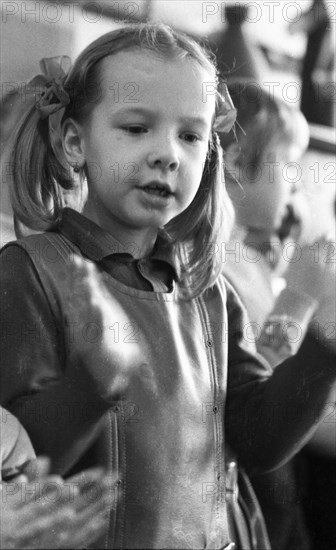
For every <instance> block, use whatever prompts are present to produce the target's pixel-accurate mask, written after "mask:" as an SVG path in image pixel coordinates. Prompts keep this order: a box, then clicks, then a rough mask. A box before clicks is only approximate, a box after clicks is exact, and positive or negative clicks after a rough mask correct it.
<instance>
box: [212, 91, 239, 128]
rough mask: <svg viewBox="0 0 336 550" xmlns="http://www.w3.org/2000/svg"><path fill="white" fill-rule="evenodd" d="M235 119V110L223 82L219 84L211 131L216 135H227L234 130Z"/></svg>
mask: <svg viewBox="0 0 336 550" xmlns="http://www.w3.org/2000/svg"><path fill="white" fill-rule="evenodd" d="M236 118H237V109H236V108H235V106H234V104H233V101H232V99H231V96H230V94H229V90H228V88H227V85H226V84H225V83H224V82H220V91H218V102H217V107H216V114H215V120H214V124H213V130H214V131H215V132H218V133H225V134H228V133H229V132H230V130H232V129H234V125H235V122H236Z"/></svg>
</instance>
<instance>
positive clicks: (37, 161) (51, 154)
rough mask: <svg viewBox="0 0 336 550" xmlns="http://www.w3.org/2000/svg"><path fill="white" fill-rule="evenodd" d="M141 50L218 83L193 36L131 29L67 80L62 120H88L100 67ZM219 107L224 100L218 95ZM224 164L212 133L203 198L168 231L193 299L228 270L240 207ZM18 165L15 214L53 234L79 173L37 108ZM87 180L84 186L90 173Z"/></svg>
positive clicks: (97, 47)
mask: <svg viewBox="0 0 336 550" xmlns="http://www.w3.org/2000/svg"><path fill="white" fill-rule="evenodd" d="M135 48H140V49H142V50H144V51H150V52H153V53H154V54H155V55H159V56H162V57H165V58H167V57H168V58H170V59H176V58H178V59H189V60H193V61H196V62H197V63H198V64H200V65H201V66H202V67H203V68H205V69H206V70H207V71H208V72H209V76H210V77H211V78H213V79H217V74H216V66H215V63H214V61H213V58H212V55H211V54H210V53H208V52H207V51H206V50H205V48H203V47H202V46H201V45H200V44H198V43H197V42H195V41H194V40H193V39H191V38H190V37H188V36H187V35H184V34H182V33H179V32H176V31H174V30H172V29H171V28H170V27H168V26H166V25H164V24H151V23H145V24H137V25H128V26H126V27H124V28H122V29H118V30H116V31H112V32H110V33H107V34H105V35H103V36H101V37H100V38H98V39H97V40H96V41H94V42H93V43H92V44H90V45H89V46H88V47H87V48H86V49H85V50H84V51H83V52H82V53H81V54H80V55H79V57H78V59H77V60H76V62H75V64H74V66H73V67H72V69H71V70H70V72H69V74H68V75H67V77H66V78H65V80H64V84H63V86H64V90H65V91H66V92H67V93H68V94H69V97H70V103H69V104H68V105H67V107H66V108H65V112H64V115H63V119H62V120H65V119H66V118H68V117H72V118H74V119H75V120H76V121H78V122H83V121H84V120H86V119H87V117H88V116H89V115H90V113H91V111H92V110H93V108H94V107H95V106H96V105H97V104H98V103H99V102H100V100H101V98H102V92H103V72H102V66H101V63H100V62H101V61H102V60H103V59H104V58H105V57H107V56H110V55H113V54H115V53H117V52H119V51H122V50H123V51H124V50H133V49H135ZM219 101H220V94H218V96H217V102H219ZM56 141H57V140H56ZM221 159H222V151H221V147H220V143H219V140H218V138H217V135H216V134H215V132H212V136H211V139H210V142H209V152H208V156H207V159H206V163H205V167H204V173H203V177H202V181H201V184H200V187H199V190H198V192H197V195H196V197H195V199H194V201H193V202H192V204H191V205H190V206H189V207H188V208H187V210H186V211H185V212H183V213H182V214H180V215H179V216H178V217H177V218H176V219H174V220H172V222H171V223H169V224H168V226H167V227H166V229H167V230H168V232H169V234H170V236H171V239H172V245H173V246H174V247H175V250H176V253H177V255H178V256H180V257H181V258H182V257H183V258H184V259H185V260H186V261H185V262H184V268H183V269H184V281H185V283H186V284H185V290H186V288H187V286H189V291H190V287H192V291H191V294H198V293H199V292H201V290H203V289H204V288H205V287H207V286H209V284H210V283H211V282H212V281H214V280H215V277H216V276H217V275H218V273H219V272H220V265H219V254H218V253H216V254H215V253H214V251H216V250H218V246H217V243H218V241H219V242H222V241H223V239H224V238H225V233H226V232H225V229H226V228H229V227H231V219H230V215H229V213H231V212H232V209H230V206H229V199H228V197H227V196H226V191H225V185H224V179H223V176H222V165H221ZM11 162H12V167H13V188H12V205H13V210H14V213H15V215H16V216H17V218H18V219H19V220H20V221H21V222H23V223H24V224H25V225H27V226H28V227H31V228H33V229H38V230H50V229H53V228H54V227H55V226H56V225H57V222H58V220H59V219H60V216H61V212H62V209H63V208H64V190H69V189H72V188H73V185H74V184H73V175H72V171H71V170H70V167H69V166H68V165H67V163H66V162H65V160H64V158H63V155H62V152H61V150H60V147H56V146H55V141H54V140H51V139H50V135H49V125H48V119H44V120H42V119H41V118H40V116H39V113H38V111H37V110H36V108H35V107H34V106H32V107H31V108H30V109H29V110H28V112H27V114H26V116H25V117H24V118H23V120H22V122H21V124H20V125H19V127H18V128H17V130H16V133H15V136H14V146H13V150H12V156H11ZM81 177H82V180H83V181H84V180H85V167H84V169H83V170H82V173H81ZM226 207H227V208H228V212H227V216H225V208H226ZM78 209H80V207H79V208H78ZM223 235H224V236H223ZM226 236H227V235H226ZM210 250H211V252H210ZM187 279H188V283H187ZM182 286H183V285H182Z"/></svg>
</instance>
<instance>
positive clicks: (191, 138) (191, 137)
mask: <svg viewBox="0 0 336 550" xmlns="http://www.w3.org/2000/svg"><path fill="white" fill-rule="evenodd" d="M182 138H183V139H184V141H186V142H187V143H197V142H198V141H201V138H200V136H198V135H197V134H191V133H188V132H187V133H185V134H182Z"/></svg>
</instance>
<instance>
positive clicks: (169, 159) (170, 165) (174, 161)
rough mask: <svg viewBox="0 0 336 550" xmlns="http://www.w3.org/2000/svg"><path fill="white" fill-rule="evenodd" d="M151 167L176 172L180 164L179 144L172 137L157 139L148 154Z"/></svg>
mask: <svg viewBox="0 0 336 550" xmlns="http://www.w3.org/2000/svg"><path fill="white" fill-rule="evenodd" d="M147 160H148V164H149V166H150V167H151V168H159V169H161V170H164V171H169V172H174V171H175V170H177V169H178V167H179V166H180V161H179V156H178V152H177V145H176V144H175V143H174V140H173V139H172V138H166V139H162V140H157V141H156V142H155V143H154V145H153V147H152V149H151V151H150V152H149V154H148V158H147Z"/></svg>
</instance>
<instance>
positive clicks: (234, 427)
mask: <svg viewBox="0 0 336 550" xmlns="http://www.w3.org/2000/svg"><path fill="white" fill-rule="evenodd" d="M227 303H228V323H229V327H230V328H229V347H228V354H229V355H228V365H229V367H228V392H227V405H226V419H225V423H226V436H227V440H228V442H229V443H230V445H231V446H232V448H233V449H234V450H235V452H236V453H237V454H238V457H239V460H240V461H241V462H242V464H245V466H246V467H247V468H249V469H250V470H256V471H265V470H271V469H274V468H276V467H279V466H281V464H283V463H285V462H286V461H287V460H289V459H290V458H291V457H292V456H294V454H296V453H297V452H298V451H299V450H300V448H302V447H303V445H305V444H306V442H307V441H308V440H309V439H310V438H311V436H312V435H313V433H314V432H315V430H316V428H317V426H318V425H319V423H320V422H321V421H322V420H323V411H324V403H325V402H326V401H327V400H328V396H329V393H330V388H331V385H332V384H333V383H334V382H335V380H336V368H335V365H334V357H333V356H332V354H331V353H330V352H329V351H328V349H327V348H322V347H320V348H319V350H318V353H317V352H316V350H315V349H314V350H311V353H310V354H309V356H308V358H307V354H306V350H305V349H304V346H302V348H301V349H300V350H299V352H298V354H297V355H295V356H294V357H291V358H289V359H287V360H286V361H284V362H283V363H282V364H281V365H279V366H278V367H277V368H276V370H275V371H274V372H272V369H271V368H270V366H269V365H268V363H267V362H266V360H264V359H263V358H262V357H261V356H259V355H258V354H257V352H256V350H255V349H254V346H253V343H251V342H250V341H249V339H248V337H247V331H246V327H248V325H249V322H248V319H247V317H246V315H245V312H244V310H243V309H242V305H241V302H240V300H239V298H238V297H237V295H236V294H235V292H234V291H233V289H232V288H231V287H229V286H228V299H227ZM306 341H308V340H307V339H306Z"/></svg>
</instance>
